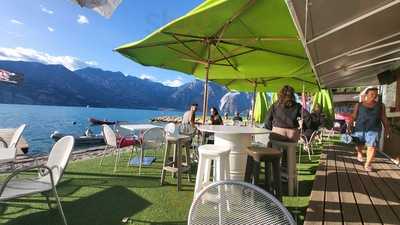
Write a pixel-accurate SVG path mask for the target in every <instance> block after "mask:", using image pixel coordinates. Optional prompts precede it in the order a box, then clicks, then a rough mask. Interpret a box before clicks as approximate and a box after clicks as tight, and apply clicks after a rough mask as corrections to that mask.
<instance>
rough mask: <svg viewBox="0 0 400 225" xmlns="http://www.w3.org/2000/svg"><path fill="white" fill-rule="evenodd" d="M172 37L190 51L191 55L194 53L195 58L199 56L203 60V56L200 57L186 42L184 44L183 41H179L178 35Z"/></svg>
mask: <svg viewBox="0 0 400 225" xmlns="http://www.w3.org/2000/svg"><path fill="white" fill-rule="evenodd" d="M172 37H173V38H174V39H175V40H177V41H178V42H179V43H181V44H182V45H183V47H185V48H186V49H188V50H189V51H190V52H191V53H193V54H194V55H195V56H197V57H198V58H200V59H201V58H202V57H201V56H199V55H198V54H197V52H196V51H194V50H193V49H191V48H190V47H189V46H188V45H187V44H186V43H185V42H183V41H182V40H181V39H179V38H178V37H177V36H176V35H174V34H173V35H172Z"/></svg>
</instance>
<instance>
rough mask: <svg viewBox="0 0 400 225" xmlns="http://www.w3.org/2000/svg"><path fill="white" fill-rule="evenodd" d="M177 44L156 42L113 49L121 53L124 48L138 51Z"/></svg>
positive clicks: (186, 41) (175, 42) (188, 41)
mask: <svg viewBox="0 0 400 225" xmlns="http://www.w3.org/2000/svg"><path fill="white" fill-rule="evenodd" d="M197 41H198V40H184V41H183V42H185V43H190V42H197ZM176 44H179V42H177V41H165V42H157V43H150V44H147V45H137V46H130V47H121V48H117V49H115V50H116V51H121V50H123V49H126V48H131V49H138V48H151V47H159V46H168V45H176Z"/></svg>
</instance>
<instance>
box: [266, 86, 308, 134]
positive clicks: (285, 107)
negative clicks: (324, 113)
mask: <svg viewBox="0 0 400 225" xmlns="http://www.w3.org/2000/svg"><path fill="white" fill-rule="evenodd" d="M294 94H295V92H294V89H293V87H291V86H289V85H285V86H284V87H283V88H282V89H281V90H280V91H279V93H278V100H277V101H276V102H275V103H274V104H272V106H271V107H270V109H269V110H268V112H267V116H266V119H265V127H266V128H267V129H270V130H272V133H271V134H270V139H273V140H277V141H292V142H297V141H298V140H299V137H300V131H299V127H300V125H299V122H298V120H299V119H301V118H303V125H305V126H306V127H308V126H310V113H309V112H307V110H303V109H302V108H303V107H302V106H301V104H300V103H298V102H296V97H295V95H294ZM302 114H303V115H302Z"/></svg>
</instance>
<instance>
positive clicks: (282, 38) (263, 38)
mask: <svg viewBox="0 0 400 225" xmlns="http://www.w3.org/2000/svg"><path fill="white" fill-rule="evenodd" d="M161 33H163V34H168V35H175V36H180V37H187V38H194V39H198V40H193V41H200V40H205V39H207V38H208V39H211V40H212V37H204V36H197V35H190V34H181V33H174V32H168V31H162V32H161ZM220 40H221V41H246V40H248V41H298V40H299V38H298V37H289V36H260V37H244V38H241V37H236V38H235V37H221V38H220Z"/></svg>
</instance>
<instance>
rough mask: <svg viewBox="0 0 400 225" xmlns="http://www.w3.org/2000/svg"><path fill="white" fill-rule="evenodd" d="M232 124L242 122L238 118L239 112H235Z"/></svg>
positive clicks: (239, 117) (241, 119) (240, 118)
mask: <svg viewBox="0 0 400 225" xmlns="http://www.w3.org/2000/svg"><path fill="white" fill-rule="evenodd" d="M232 120H233V121H234V122H236V121H239V122H242V121H243V118H242V117H241V116H240V112H235V116H234V117H233V119H232Z"/></svg>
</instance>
